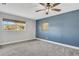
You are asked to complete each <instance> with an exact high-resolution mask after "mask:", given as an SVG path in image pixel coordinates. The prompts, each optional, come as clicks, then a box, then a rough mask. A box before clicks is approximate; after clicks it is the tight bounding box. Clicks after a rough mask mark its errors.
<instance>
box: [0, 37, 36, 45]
mask: <svg viewBox="0 0 79 59" xmlns="http://www.w3.org/2000/svg"><path fill="white" fill-rule="evenodd" d="M34 39H35V38H33V39H28V40H26V39H25V40H19V41H12V42H3V43H1V44H0V45H7V44H13V43H17V42H23V41H29V40H34Z"/></svg>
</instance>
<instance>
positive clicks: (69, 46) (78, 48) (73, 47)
mask: <svg viewBox="0 0 79 59" xmlns="http://www.w3.org/2000/svg"><path fill="white" fill-rule="evenodd" d="M37 39H38V40H41V41H45V42H48V43H52V44H57V45H61V46H64V47H68V48H72V49H77V50H79V47H75V46H71V45H67V44H63V43H58V42H54V41H49V40H46V39H41V38H37Z"/></svg>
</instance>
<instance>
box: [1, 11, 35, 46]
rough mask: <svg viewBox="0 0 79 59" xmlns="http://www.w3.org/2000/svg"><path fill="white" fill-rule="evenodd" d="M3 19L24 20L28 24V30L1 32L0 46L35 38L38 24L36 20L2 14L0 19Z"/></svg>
mask: <svg viewBox="0 0 79 59" xmlns="http://www.w3.org/2000/svg"><path fill="white" fill-rule="evenodd" d="M2 18H7V19H15V20H23V21H25V22H26V28H25V31H15V32H14V31H0V45H2V44H7V43H14V42H19V41H26V40H31V39H34V38H35V24H36V22H35V21H34V20H31V19H28V18H25V17H20V16H16V15H11V14H8V13H3V12H0V19H2Z"/></svg>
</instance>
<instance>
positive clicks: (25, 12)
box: [0, 3, 79, 20]
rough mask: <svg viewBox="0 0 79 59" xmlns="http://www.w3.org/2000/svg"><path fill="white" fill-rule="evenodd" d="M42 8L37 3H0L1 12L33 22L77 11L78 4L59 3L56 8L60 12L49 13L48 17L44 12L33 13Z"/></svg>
mask: <svg viewBox="0 0 79 59" xmlns="http://www.w3.org/2000/svg"><path fill="white" fill-rule="evenodd" d="M43 8H44V7H43V6H41V5H40V4H39V3H7V4H6V5H1V3H0V11H1V12H6V13H10V14H13V15H18V16H22V17H27V18H31V19H35V20H36V19H41V18H45V17H49V16H54V15H58V14H61V13H65V12H69V11H73V10H77V9H79V3H61V4H60V5H58V6H57V8H60V9H62V10H61V11H60V12H55V11H50V13H49V14H48V15H46V14H45V11H41V12H35V11H36V10H39V9H43Z"/></svg>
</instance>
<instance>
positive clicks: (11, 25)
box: [3, 19, 25, 31]
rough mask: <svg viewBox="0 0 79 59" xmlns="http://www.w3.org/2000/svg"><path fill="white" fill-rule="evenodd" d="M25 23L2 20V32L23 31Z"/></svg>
mask: <svg viewBox="0 0 79 59" xmlns="http://www.w3.org/2000/svg"><path fill="white" fill-rule="evenodd" d="M24 28H25V23H23V22H21V21H14V20H6V19H5V20H3V30H13V31H24Z"/></svg>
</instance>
